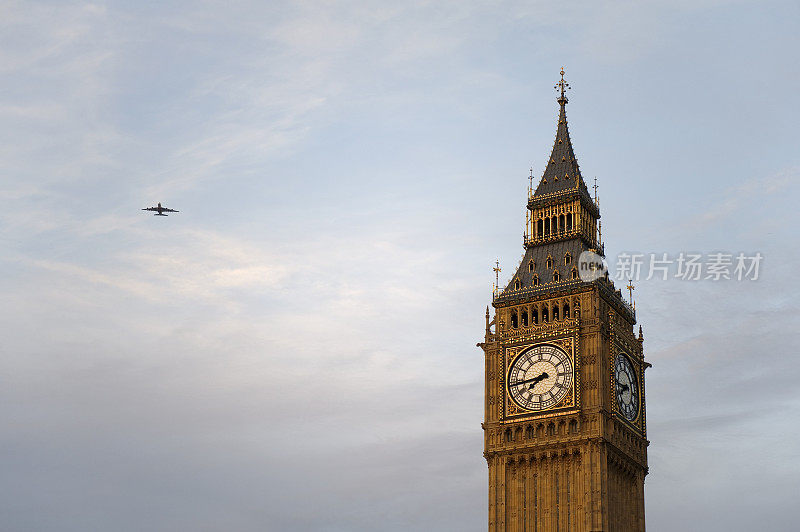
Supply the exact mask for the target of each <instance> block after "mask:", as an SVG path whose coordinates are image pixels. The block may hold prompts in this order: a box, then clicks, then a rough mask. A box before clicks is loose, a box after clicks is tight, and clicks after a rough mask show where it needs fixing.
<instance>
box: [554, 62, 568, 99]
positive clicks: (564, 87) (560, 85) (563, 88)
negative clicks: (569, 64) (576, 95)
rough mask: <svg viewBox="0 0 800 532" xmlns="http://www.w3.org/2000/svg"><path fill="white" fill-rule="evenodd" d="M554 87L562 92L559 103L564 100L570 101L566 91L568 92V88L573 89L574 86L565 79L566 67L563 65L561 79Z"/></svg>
mask: <svg viewBox="0 0 800 532" xmlns="http://www.w3.org/2000/svg"><path fill="white" fill-rule="evenodd" d="M553 88H554V89H556V90H557V91H559V92H560V93H561V97H560V98H559V99H558V101H559V103H561V102H562V101H563V103H567V102H568V101H569V100H567V97H566V95H565V92H566V90H567V89H571V88H572V87H570V86H569V83H567V82H566V81H564V67H563V66H562V67H561V80H560V81H559V82H558V83H556V84H555V86H554V87H553Z"/></svg>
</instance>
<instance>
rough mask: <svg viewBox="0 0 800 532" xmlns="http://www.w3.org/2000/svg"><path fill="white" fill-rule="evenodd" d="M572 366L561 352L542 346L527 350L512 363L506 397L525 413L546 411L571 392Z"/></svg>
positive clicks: (547, 345) (559, 349)
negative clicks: (524, 410) (527, 411)
mask: <svg viewBox="0 0 800 532" xmlns="http://www.w3.org/2000/svg"><path fill="white" fill-rule="evenodd" d="M572 381H573V365H572V360H570V357H569V355H567V353H566V351H564V350H563V349H561V348H559V347H556V346H554V345H550V344H542V345H536V346H533V347H531V348H530V349H526V350H525V351H523V352H522V353H520V355H519V356H517V357H516V358H515V359H514V361H513V362H512V363H511V368H510V369H509V371H508V381H507V385H508V395H509V396H510V397H511V399H512V400H513V401H514V402H515V403H516V404H517V405H518V406H519V407H521V408H524V409H526V410H547V409H549V408H553V407H554V406H556V405H557V404H558V403H560V402H561V401H562V400H563V399H564V397H566V396H567V394H568V393H569V392H570V389H571V388H572Z"/></svg>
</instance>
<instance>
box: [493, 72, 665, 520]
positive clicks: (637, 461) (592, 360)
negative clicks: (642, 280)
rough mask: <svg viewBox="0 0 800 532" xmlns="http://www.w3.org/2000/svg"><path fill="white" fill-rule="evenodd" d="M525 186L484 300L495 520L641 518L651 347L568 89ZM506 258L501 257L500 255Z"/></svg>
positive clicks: (561, 86)
mask: <svg viewBox="0 0 800 532" xmlns="http://www.w3.org/2000/svg"><path fill="white" fill-rule="evenodd" d="M568 88H569V85H568V84H567V83H566V82H565V81H564V71H563V69H562V71H561V80H560V81H559V82H558V84H557V85H556V89H557V90H558V93H559V97H558V99H557V101H558V104H559V106H560V111H559V116H558V126H557V131H556V139H555V142H554V144H553V150H552V153H551V155H550V157H549V159H548V160H547V165H546V168H545V170H544V172H543V174H542V177H541V179H540V181H539V183H538V186H536V188H535V189H534V187H533V183H531V185H532V186H531V188H530V190H529V191H528V203H527V216H526V219H527V223H526V229H525V235H524V248H525V255H524V256H523V258H522V261H521V262H520V264H519V266H518V268H517V270H516V272H514V275H513V276H512V277H511V280H510V282H509V283H508V285H507V286H506V287H505V288H501V287H500V286H496V287H495V292H494V296H493V300H492V306H493V307H494V316H493V317H492V316H491V315H490V312H489V309H488V308H487V309H486V332H485V338H484V341H483V342H481V343H480V344H478V345H479V347H481V348H482V349H483V351H484V353H485V367H486V375H485V378H486V380H485V392H484V393H485V402H484V423H483V424H482V426H483V430H484V456H485V457H486V461H487V463H488V466H489V531H490V532H506V531H515V532H516V531H518V532H528V531H532V532H550V531H562V532H573V531H586V532H591V531H605V532H615V531H620V532H631V531H643V530H644V528H645V520H644V477H645V475H647V445H648V441H647V432H646V425H645V394H644V370H645V368H646V367H648V366H649V364H648V363H647V362H645V360H644V353H643V348H642V344H643V337H642V330H641V326H640V327H639V333H638V336H637V335H636V334H635V333H634V325H635V324H636V313H635V311H634V309H633V307H632V306H631V305H630V304H629V303H628V302H627V301H625V299H624V298H623V297H622V293H621V292H620V290H618V289H616V288H615V286H614V284H613V282H612V281H611V280H610V279H609V277H608V274H607V273H605V272H604V271H603V270H602V269H596V268H597V267H598V266H600V265H602V258H603V256H604V253H603V245H602V243H601V241H600V235H599V230H598V229H599V219H600V209H599V207H598V203H597V200H596V198H593V197H592V196H591V195H590V194H589V191H588V189H587V188H586V184H585V182H584V180H583V177H582V176H581V172H580V167H579V166H578V161H577V159H576V158H575V152H574V151H573V148H572V142H571V141H570V137H569V129H568V127H567V115H566V105H567V102H568V100H567V97H566V94H565V92H566V89H568ZM496 270H499V268H496Z"/></svg>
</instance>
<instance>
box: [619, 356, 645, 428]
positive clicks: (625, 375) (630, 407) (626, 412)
mask: <svg viewBox="0 0 800 532" xmlns="http://www.w3.org/2000/svg"><path fill="white" fill-rule="evenodd" d="M636 382H637V381H636V372H635V371H634V370H633V364H631V361H630V359H629V358H628V356H627V355H625V354H622V353H620V354H619V355H617V358H616V360H614V389H615V392H616V397H617V406H618V407H619V411H620V413H621V414H622V415H623V417H625V419H627V420H628V421H633V420H635V419H636V418H637V417H638V415H639V387H638V386H637V385H636Z"/></svg>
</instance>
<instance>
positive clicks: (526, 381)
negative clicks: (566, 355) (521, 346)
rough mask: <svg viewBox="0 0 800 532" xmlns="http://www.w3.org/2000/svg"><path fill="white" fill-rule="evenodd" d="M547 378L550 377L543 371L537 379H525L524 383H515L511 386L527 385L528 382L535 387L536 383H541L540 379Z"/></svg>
mask: <svg viewBox="0 0 800 532" xmlns="http://www.w3.org/2000/svg"><path fill="white" fill-rule="evenodd" d="M549 376H550V375H548V374H547V372H546V371H545V372H543V373H542V374H541V375H539V376H538V377H534V378H532V379H525V380H524V381H517V382H514V383H512V384H511V386H519V385H520V384H528V383H529V382H532V383H533V386H535V385H536V383H537V382H539V381H541V380H542V379H546V378H547V377H549Z"/></svg>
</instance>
